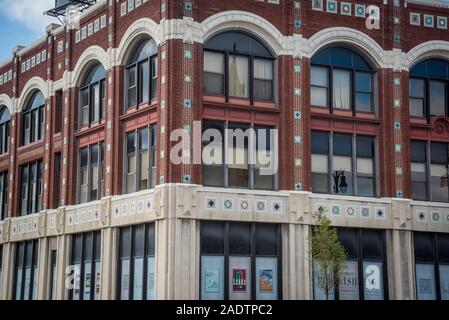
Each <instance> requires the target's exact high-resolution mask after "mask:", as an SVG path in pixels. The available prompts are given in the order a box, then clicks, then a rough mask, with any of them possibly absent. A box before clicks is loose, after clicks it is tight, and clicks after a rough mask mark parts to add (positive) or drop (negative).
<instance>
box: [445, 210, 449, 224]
mask: <svg viewBox="0 0 449 320" xmlns="http://www.w3.org/2000/svg"><path fill="white" fill-rule="evenodd" d="M445 220H446V223H449V212H446V219H445Z"/></svg>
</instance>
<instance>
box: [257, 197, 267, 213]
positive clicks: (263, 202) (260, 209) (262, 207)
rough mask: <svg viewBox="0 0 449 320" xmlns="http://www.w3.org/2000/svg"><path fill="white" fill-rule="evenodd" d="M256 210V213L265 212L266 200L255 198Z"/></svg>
mask: <svg viewBox="0 0 449 320" xmlns="http://www.w3.org/2000/svg"><path fill="white" fill-rule="evenodd" d="M256 212H258V213H265V212H267V201H266V200H256Z"/></svg>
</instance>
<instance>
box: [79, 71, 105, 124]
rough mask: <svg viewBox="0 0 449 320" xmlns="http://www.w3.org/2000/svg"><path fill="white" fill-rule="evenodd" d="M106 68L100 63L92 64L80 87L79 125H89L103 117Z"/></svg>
mask: <svg viewBox="0 0 449 320" xmlns="http://www.w3.org/2000/svg"><path fill="white" fill-rule="evenodd" d="M105 77H106V70H105V69H104V68H103V66H102V65H101V64H99V63H98V64H96V65H94V66H93V67H92V68H91V69H90V70H89V72H88V73H87V76H86V77H85V78H84V81H83V83H82V85H81V87H80V113H79V122H80V127H85V126H89V125H91V124H93V123H96V122H100V120H102V119H103V111H104V110H103V109H104V106H105V105H106V103H105Z"/></svg>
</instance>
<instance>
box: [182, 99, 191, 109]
mask: <svg viewBox="0 0 449 320" xmlns="http://www.w3.org/2000/svg"><path fill="white" fill-rule="evenodd" d="M191 107H192V100H190V99H184V108H191Z"/></svg>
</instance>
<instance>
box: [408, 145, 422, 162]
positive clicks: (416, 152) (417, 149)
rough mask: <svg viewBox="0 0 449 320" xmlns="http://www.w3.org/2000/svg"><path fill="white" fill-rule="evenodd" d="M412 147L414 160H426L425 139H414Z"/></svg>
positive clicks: (411, 154)
mask: <svg viewBox="0 0 449 320" xmlns="http://www.w3.org/2000/svg"><path fill="white" fill-rule="evenodd" d="M410 148H411V151H410V157H411V161H412V162H426V143H425V142H424V141H412V142H411V144H410Z"/></svg>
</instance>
